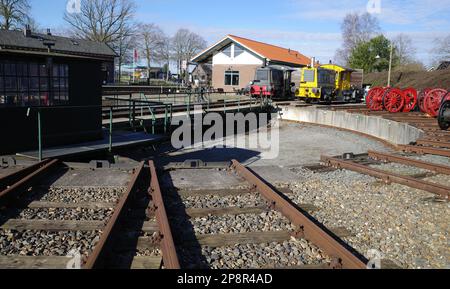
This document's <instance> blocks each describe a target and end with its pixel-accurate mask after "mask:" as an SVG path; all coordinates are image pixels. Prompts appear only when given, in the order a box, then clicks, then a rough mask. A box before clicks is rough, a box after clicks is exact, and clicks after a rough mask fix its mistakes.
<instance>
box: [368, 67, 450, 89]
mask: <svg viewBox="0 0 450 289" xmlns="http://www.w3.org/2000/svg"><path fill="white" fill-rule="evenodd" d="M387 79H388V73H387V71H385V72H376V73H369V74H366V75H365V77H364V83H368V84H372V85H373V86H386V85H387ZM391 79H392V80H391V83H392V84H391V85H392V86H393V87H399V88H402V89H405V88H408V87H414V88H415V89H417V90H422V89H425V88H428V87H431V88H444V89H447V90H450V69H446V70H436V71H430V72H427V71H395V72H393V73H392V77H391Z"/></svg>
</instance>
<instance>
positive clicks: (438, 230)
mask: <svg viewBox="0 0 450 289" xmlns="http://www.w3.org/2000/svg"><path fill="white" fill-rule="evenodd" d="M293 171H295V172H296V173H297V174H299V175H300V176H301V177H302V178H304V179H306V181H303V182H299V183H297V184H293V185H292V187H291V189H292V191H293V192H294V193H293V194H291V195H288V196H289V197H290V198H291V199H292V200H293V201H294V202H295V203H297V204H301V203H311V204H314V205H316V206H317V207H320V208H321V210H320V211H316V212H313V213H312V215H313V217H314V218H316V219H317V220H318V221H320V222H322V223H323V224H324V225H325V226H327V227H336V226H344V227H346V228H347V229H349V230H350V231H351V232H352V233H353V234H354V236H350V237H346V238H344V241H346V242H347V243H348V244H349V245H351V246H352V247H354V248H355V249H356V250H358V251H359V252H361V253H362V254H363V255H366V254H367V252H368V250H372V249H375V250H378V251H379V252H381V253H382V255H383V257H384V258H385V259H390V260H393V261H395V262H396V263H397V265H399V266H400V267H403V268H447V267H448V265H449V263H450V262H449V260H450V255H449V252H448V232H449V231H450V224H449V222H448V220H447V218H443V216H447V215H448V214H449V213H450V206H449V204H448V203H437V202H433V201H430V200H434V196H435V195H433V194H430V193H426V192H423V191H420V190H416V189H412V188H409V187H406V186H402V185H398V184H391V185H387V184H384V183H382V182H380V181H378V180H377V179H375V178H372V177H369V176H366V175H362V174H359V173H355V172H351V171H347V170H337V171H334V172H326V173H320V174H318V173H312V172H311V171H308V170H304V169H295V170H293ZM445 177H448V176H445Z"/></svg>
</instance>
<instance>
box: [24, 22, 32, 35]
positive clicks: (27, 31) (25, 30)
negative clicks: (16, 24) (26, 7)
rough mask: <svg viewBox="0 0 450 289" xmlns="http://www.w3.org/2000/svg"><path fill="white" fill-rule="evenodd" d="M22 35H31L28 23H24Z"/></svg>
mask: <svg viewBox="0 0 450 289" xmlns="http://www.w3.org/2000/svg"><path fill="white" fill-rule="evenodd" d="M23 35H24V36H25V37H30V36H31V27H30V25H29V24H27V25H25V27H24V28H23Z"/></svg>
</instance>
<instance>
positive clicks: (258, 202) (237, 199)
mask: <svg viewBox="0 0 450 289" xmlns="http://www.w3.org/2000/svg"><path fill="white" fill-rule="evenodd" d="M182 200H183V203H184V205H185V206H186V208H188V209H189V208H198V209H202V208H226V207H238V208H244V207H258V206H264V205H266V201H265V200H264V199H263V198H261V196H260V195H259V194H257V193H246V194H242V195H228V196H218V195H210V194H206V195H204V196H202V195H196V196H184V197H182Z"/></svg>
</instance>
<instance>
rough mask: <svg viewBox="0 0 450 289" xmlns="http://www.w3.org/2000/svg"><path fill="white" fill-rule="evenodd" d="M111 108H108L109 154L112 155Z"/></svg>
mask: <svg viewBox="0 0 450 289" xmlns="http://www.w3.org/2000/svg"><path fill="white" fill-rule="evenodd" d="M112 131H113V108H112V106H111V107H109V152H110V153H112Z"/></svg>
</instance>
